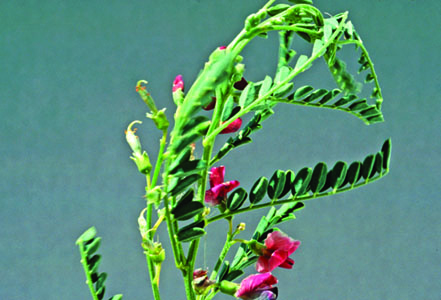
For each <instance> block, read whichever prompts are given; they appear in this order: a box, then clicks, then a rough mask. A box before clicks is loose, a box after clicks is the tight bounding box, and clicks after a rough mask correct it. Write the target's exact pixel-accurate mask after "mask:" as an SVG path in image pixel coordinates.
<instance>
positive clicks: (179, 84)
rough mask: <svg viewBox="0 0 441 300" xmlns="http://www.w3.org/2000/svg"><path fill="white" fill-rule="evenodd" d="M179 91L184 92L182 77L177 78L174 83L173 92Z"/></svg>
mask: <svg viewBox="0 0 441 300" xmlns="http://www.w3.org/2000/svg"><path fill="white" fill-rule="evenodd" d="M177 90H181V91H184V80H183V79H182V75H178V76H176V78H175V80H174V81H173V87H172V92H173V93H174V92H176V91H177Z"/></svg>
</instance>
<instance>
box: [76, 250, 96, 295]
mask: <svg viewBox="0 0 441 300" xmlns="http://www.w3.org/2000/svg"><path fill="white" fill-rule="evenodd" d="M79 248H80V253H81V264H82V265H83V269H84V273H85V275H86V283H87V285H88V286H89V290H90V294H91V295H92V297H93V300H99V299H98V296H97V295H96V292H95V289H94V287H93V281H92V276H91V274H90V270H89V266H88V265H87V255H86V250H85V249H84V244H83V243H79Z"/></svg>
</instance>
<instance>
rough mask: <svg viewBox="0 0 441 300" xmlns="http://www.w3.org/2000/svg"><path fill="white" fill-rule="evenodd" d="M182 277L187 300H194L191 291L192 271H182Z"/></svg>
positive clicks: (194, 297)
mask: <svg viewBox="0 0 441 300" xmlns="http://www.w3.org/2000/svg"><path fill="white" fill-rule="evenodd" d="M182 276H183V277H184V285H185V294H186V295H187V300H196V295H195V294H194V290H193V284H192V282H193V270H189V269H187V270H182Z"/></svg>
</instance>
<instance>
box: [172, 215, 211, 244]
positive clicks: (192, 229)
mask: <svg viewBox="0 0 441 300" xmlns="http://www.w3.org/2000/svg"><path fill="white" fill-rule="evenodd" d="M204 226H205V222H204V220H202V221H197V222H194V223H191V224H189V225H187V226H185V227H182V228H181V229H179V231H178V240H179V241H180V242H190V241H192V240H194V239H197V238H199V237H201V236H203V235H204V234H206V231H205V230H204V229H203V227H204Z"/></svg>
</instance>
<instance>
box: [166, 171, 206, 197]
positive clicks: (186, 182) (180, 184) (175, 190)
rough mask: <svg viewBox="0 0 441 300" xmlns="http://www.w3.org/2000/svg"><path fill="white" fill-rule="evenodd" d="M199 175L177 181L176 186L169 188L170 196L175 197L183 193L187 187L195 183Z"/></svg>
mask: <svg viewBox="0 0 441 300" xmlns="http://www.w3.org/2000/svg"><path fill="white" fill-rule="evenodd" d="M200 177H201V175H199V174H193V175H190V176H187V177H184V178H180V179H179V180H177V182H176V184H175V185H174V186H173V187H172V188H171V190H170V195H172V196H175V195H177V194H179V193H180V192H182V191H184V190H185V189H186V188H187V187H188V186H190V185H191V184H193V183H194V182H196V181H197V180H198V179H199V178H200Z"/></svg>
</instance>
